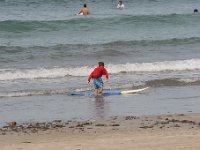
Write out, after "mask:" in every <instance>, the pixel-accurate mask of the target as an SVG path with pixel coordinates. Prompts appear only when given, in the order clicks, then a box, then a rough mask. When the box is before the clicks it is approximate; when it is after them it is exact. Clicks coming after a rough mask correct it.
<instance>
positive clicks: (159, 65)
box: [0, 59, 200, 81]
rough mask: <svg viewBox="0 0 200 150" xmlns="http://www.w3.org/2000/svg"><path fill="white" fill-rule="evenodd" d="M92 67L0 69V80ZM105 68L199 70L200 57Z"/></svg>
mask: <svg viewBox="0 0 200 150" xmlns="http://www.w3.org/2000/svg"><path fill="white" fill-rule="evenodd" d="M93 68H94V66H93V67H91V66H82V67H75V68H36V69H11V70H7V69H1V70H0V80H2V81H6V80H20V79H25V80H29V79H48V78H62V77H66V76H73V77H82V76H88V75H89V73H90V72H91V71H92V70H93ZM106 68H107V69H108V72H109V73H110V74H120V73H131V72H138V73H142V72H164V71H187V70H200V59H190V60H177V61H163V62H153V63H127V64H108V65H107V66H106Z"/></svg>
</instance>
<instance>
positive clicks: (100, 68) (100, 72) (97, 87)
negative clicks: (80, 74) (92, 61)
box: [88, 62, 108, 95]
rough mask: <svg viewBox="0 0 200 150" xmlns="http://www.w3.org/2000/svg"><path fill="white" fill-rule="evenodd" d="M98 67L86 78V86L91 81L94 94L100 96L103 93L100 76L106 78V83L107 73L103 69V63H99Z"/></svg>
mask: <svg viewBox="0 0 200 150" xmlns="http://www.w3.org/2000/svg"><path fill="white" fill-rule="evenodd" d="M98 64H99V66H98V67H97V68H95V69H94V70H93V71H92V73H91V74H90V76H89V77H88V85H90V80H91V79H93V83H94V88H95V94H96V95H98V94H102V92H103V80H102V78H101V77H102V75H105V76H106V82H108V72H107V70H106V68H104V62H99V63H98Z"/></svg>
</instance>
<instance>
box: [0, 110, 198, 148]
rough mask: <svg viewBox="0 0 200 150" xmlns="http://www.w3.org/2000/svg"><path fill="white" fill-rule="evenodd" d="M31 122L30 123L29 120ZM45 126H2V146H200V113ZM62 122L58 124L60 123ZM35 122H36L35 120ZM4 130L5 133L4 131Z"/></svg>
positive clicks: (118, 118) (0, 138) (131, 117)
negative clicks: (6, 127) (20, 127)
mask: <svg viewBox="0 0 200 150" xmlns="http://www.w3.org/2000/svg"><path fill="white" fill-rule="evenodd" d="M29 124H30V123H29ZM52 124H54V126H52V127H49V128H48V129H46V130H44V128H43V127H42V126H40V127H39V126H38V127H37V128H34V127H33V126H32V128H30V126H29V127H28V128H26V127H25V125H24V129H23V130H18V131H17V130H16V128H17V127H16V128H15V130H14V129H13V130H12V131H11V130H8V129H7V130H5V129H4V131H3V128H1V135H0V147H1V150H17V149H24V150H55V149H59V150H121V149H126V150H133V149H142V150H172V149H173V150H199V148H200V130H199V129H200V115H199V114H190V115H183V114H179V115H167V116H144V117H135V116H126V117H122V118H120V117H113V118H110V119H109V120H98V121H97V120H95V121H94V120H90V121H86V122H76V121H69V122H67V123H64V122H62V121H59V122H57V123H55V122H54V123H52ZM61 124H62V125H63V126H59V125H61ZM32 125H33V123H32ZM2 133H3V134H2Z"/></svg>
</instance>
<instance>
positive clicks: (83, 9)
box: [78, 4, 90, 16]
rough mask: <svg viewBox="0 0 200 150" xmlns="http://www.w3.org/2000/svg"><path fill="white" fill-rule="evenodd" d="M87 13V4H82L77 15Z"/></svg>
mask: <svg viewBox="0 0 200 150" xmlns="http://www.w3.org/2000/svg"><path fill="white" fill-rule="evenodd" d="M89 14H90V10H89V8H87V4H84V5H83V8H82V9H81V10H80V12H79V13H78V15H84V16H87V15H89Z"/></svg>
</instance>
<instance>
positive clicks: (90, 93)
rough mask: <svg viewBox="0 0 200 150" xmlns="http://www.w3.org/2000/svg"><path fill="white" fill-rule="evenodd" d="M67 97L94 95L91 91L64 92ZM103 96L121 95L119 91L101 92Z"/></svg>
mask: <svg viewBox="0 0 200 150" xmlns="http://www.w3.org/2000/svg"><path fill="white" fill-rule="evenodd" d="M66 94H67V95H88V96H92V95H94V94H95V93H94V92H93V91H85V92H66ZM103 95H121V91H103Z"/></svg>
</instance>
